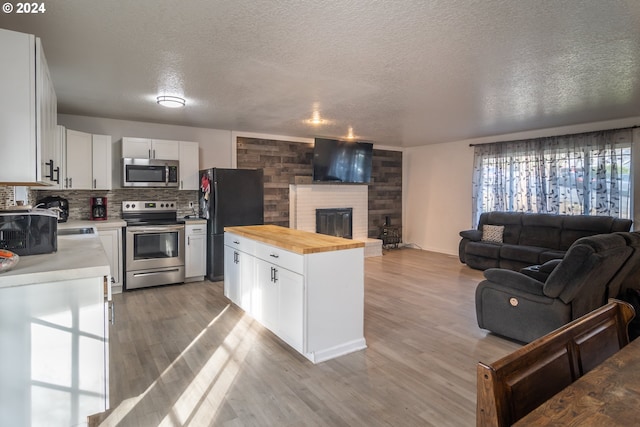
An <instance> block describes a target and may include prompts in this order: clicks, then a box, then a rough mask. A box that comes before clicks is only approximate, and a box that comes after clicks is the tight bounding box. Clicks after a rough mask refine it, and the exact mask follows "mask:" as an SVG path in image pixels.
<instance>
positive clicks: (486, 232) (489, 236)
mask: <svg viewBox="0 0 640 427" xmlns="http://www.w3.org/2000/svg"><path fill="white" fill-rule="evenodd" d="M503 233H504V225H486V224H485V225H483V226H482V241H484V242H493V243H502V234H503Z"/></svg>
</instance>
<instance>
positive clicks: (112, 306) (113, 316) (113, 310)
mask: <svg viewBox="0 0 640 427" xmlns="http://www.w3.org/2000/svg"><path fill="white" fill-rule="evenodd" d="M109 312H110V313H111V319H110V320H111V324H112V325H115V323H116V305H115V304H114V303H113V301H111V302H110V303H109Z"/></svg>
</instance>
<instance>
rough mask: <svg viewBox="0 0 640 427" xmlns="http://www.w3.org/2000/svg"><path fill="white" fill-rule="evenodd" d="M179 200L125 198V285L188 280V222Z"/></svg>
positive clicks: (142, 286) (123, 215)
mask: <svg viewBox="0 0 640 427" xmlns="http://www.w3.org/2000/svg"><path fill="white" fill-rule="evenodd" d="M177 212H178V211H177V206H176V203H175V202H167V201H128V202H122V219H124V220H125V222H126V223H127V227H126V231H125V269H126V281H125V289H137V288H144V287H148V286H158V285H167V284H170V283H182V282H184V224H180V223H178V220H177Z"/></svg>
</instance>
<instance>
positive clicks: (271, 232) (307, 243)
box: [224, 225, 364, 255]
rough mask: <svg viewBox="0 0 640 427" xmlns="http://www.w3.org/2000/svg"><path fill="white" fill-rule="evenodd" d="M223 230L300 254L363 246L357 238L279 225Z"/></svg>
mask: <svg viewBox="0 0 640 427" xmlns="http://www.w3.org/2000/svg"><path fill="white" fill-rule="evenodd" d="M224 231H228V232H229V233H234V234H237V235H239V236H242V237H246V238H248V239H253V240H257V241H259V242H263V243H267V244H269V245H273V246H277V247H279V248H282V249H285V250H287V251H291V252H295V253H298V254H302V255H305V254H314V253H319V252H330V251H340V250H344V249H354V248H364V242H361V241H359V240H351V239H343V238H342V237H333V236H327V235H324V234H318V233H310V232H308V231H302V230H294V229H292V228H286V227H281V226H279V225H246V226H243V227H225V228H224Z"/></svg>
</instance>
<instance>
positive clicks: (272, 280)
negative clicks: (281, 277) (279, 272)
mask: <svg viewBox="0 0 640 427" xmlns="http://www.w3.org/2000/svg"><path fill="white" fill-rule="evenodd" d="M273 270H275V268H273V267H271V281H272V282H273V276H274V275H273Z"/></svg>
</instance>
